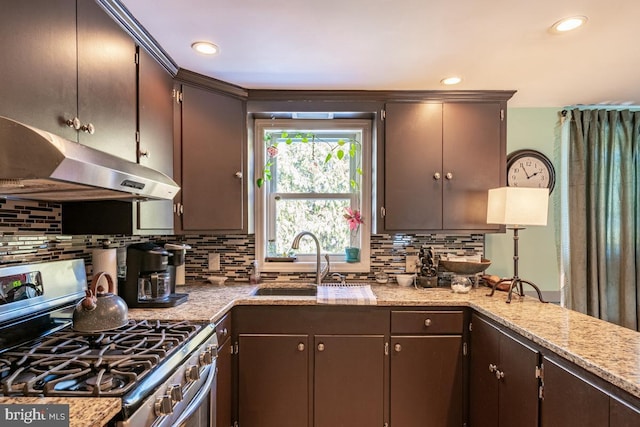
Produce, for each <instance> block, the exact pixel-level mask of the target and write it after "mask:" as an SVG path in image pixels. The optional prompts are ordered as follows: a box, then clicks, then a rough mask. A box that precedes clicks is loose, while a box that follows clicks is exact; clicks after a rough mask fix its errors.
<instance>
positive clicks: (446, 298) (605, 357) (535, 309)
mask: <svg viewBox="0 0 640 427" xmlns="http://www.w3.org/2000/svg"><path fill="white" fill-rule="evenodd" d="M260 286H267V287H268V286H278V287H281V286H300V284H295V283H287V284H283V283H277V284H274V283H272V284H263V285H260ZM371 287H372V289H373V291H374V294H375V295H376V297H377V303H378V306H386V307H394V306H397V307H403V306H404V307H411V306H415V307H429V306H433V307H436V306H440V307H446V306H463V307H471V308H473V309H475V310H476V311H478V312H479V313H482V314H484V315H486V316H487V317H489V318H491V319H492V320H494V321H496V322H497V323H499V324H502V325H504V326H506V327H507V328H509V329H511V330H513V331H515V332H517V333H519V334H521V335H522V336H524V337H525V338H528V339H530V340H531V341H533V342H535V343H537V344H539V345H540V346H541V347H544V348H547V349H549V350H551V351H553V352H554V353H556V354H558V355H560V356H562V357H564V358H566V359H567V360H569V361H571V362H573V363H575V364H576V365H578V366H580V367H582V368H584V369H586V370H587V371H590V372H592V373H594V374H595V375H597V376H599V377H601V378H603V379H605V380H606V381H608V382H610V383H612V384H614V385H615V386H617V387H620V388H621V389H623V390H625V391H627V392H629V393H630V394H632V395H634V396H636V397H639V398H640V333H638V332H636V331H633V330H630V329H627V328H623V327H620V326H616V325H613V324H611V323H608V322H604V321H602V320H599V319H596V318H593V317H590V316H586V315H584V314H581V313H578V312H575V311H571V310H567V309H564V308H562V307H558V306H556V305H553V304H542V303H540V302H539V301H538V300H537V299H535V298H531V297H526V298H524V299H522V300H519V299H517V298H515V299H514V301H513V302H512V303H511V304H506V303H505V300H506V293H504V292H497V293H496V295H494V296H493V297H487V296H486V294H487V292H488V290H487V289H473V290H471V292H470V293H468V294H454V293H452V292H451V291H450V290H449V289H446V288H437V289H414V288H402V287H398V286H397V285H395V284H394V285H376V284H373V285H372V286H371ZM255 288H256V286H255V285H249V284H246V283H245V284H233V283H232V284H225V285H223V286H217V285H210V284H193V285H189V286H184V287H181V288H180V292H188V293H189V300H188V301H187V302H186V303H185V304H182V305H180V306H178V307H173V308H165V309H131V310H129V317H130V318H132V319H137V320H143V319H161V320H165V319H175V320H192V321H203V322H216V321H217V320H219V319H220V318H221V317H222V316H223V315H224V314H225V313H226V312H227V311H229V309H231V308H232V307H233V306H236V305H316V298H315V297H304V296H252V295H251V293H252V291H253V290H254V289H255ZM35 402H37V403H70V405H71V406H70V414H71V426H72V427H93V426H99V425H101V423H106V422H107V421H108V420H109V419H110V418H112V417H113V416H115V415H116V414H117V413H118V412H119V410H120V401H119V399H113V398H100V399H94V398H76V399H72V398H67V399H59V398H56V399H54V398H33V397H29V398H26V397H25V398H0V403H35Z"/></svg>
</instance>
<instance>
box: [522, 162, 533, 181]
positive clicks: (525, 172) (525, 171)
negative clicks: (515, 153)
mask: <svg viewBox="0 0 640 427" xmlns="http://www.w3.org/2000/svg"><path fill="white" fill-rule="evenodd" d="M520 167H521V168H522V170H523V171H524V174H525V175H527V179H530V178H531V176H533V175H535V174H533V175H531V176H529V174H528V173H527V170H526V169H525V168H524V165H520Z"/></svg>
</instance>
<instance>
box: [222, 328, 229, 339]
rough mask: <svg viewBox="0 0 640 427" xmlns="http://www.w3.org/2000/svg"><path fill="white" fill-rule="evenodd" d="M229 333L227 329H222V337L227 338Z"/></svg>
mask: <svg viewBox="0 0 640 427" xmlns="http://www.w3.org/2000/svg"><path fill="white" fill-rule="evenodd" d="M228 333H229V331H227V328H223V329H222V336H223V337H226V336H227V334H228Z"/></svg>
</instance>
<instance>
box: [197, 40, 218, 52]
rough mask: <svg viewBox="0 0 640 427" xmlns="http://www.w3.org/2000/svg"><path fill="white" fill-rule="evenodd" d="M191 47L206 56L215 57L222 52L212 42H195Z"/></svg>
mask: <svg viewBox="0 0 640 427" xmlns="http://www.w3.org/2000/svg"><path fill="white" fill-rule="evenodd" d="M191 47H192V48H193V49H194V50H195V51H196V52H200V53H203V54H205V55H215V54H216V53H218V51H219V50H220V49H219V48H218V46H216V45H215V44H213V43H210V42H195V43H193V44H192V45H191Z"/></svg>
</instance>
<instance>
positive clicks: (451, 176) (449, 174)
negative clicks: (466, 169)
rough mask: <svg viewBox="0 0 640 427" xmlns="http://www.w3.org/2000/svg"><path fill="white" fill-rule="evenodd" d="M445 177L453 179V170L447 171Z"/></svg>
mask: <svg viewBox="0 0 640 427" xmlns="http://www.w3.org/2000/svg"><path fill="white" fill-rule="evenodd" d="M444 177H445V178H447V179H449V180H451V179H453V174H452V173H451V172H447V174H446V175H445V176H444Z"/></svg>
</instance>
